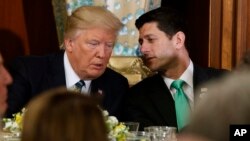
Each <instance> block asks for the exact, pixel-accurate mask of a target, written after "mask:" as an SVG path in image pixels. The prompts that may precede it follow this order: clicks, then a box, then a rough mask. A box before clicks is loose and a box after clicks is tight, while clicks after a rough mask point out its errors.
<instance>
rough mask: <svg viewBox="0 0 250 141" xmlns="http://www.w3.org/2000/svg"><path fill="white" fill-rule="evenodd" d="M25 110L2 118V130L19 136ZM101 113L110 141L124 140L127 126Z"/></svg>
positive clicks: (106, 112)
mask: <svg viewBox="0 0 250 141" xmlns="http://www.w3.org/2000/svg"><path fill="white" fill-rule="evenodd" d="M25 112H26V109H25V108H23V109H22V110H21V112H18V113H16V114H13V118H3V123H4V127H3V131H6V132H11V133H15V134H17V135H18V136H19V135H20V133H21V131H22V124H23V116H24V114H25ZM103 115H104V118H105V122H106V126H107V129H108V138H109V139H110V140H112V141H125V138H126V134H127V133H128V127H126V126H125V125H124V124H123V123H121V122H119V121H118V120H117V118H116V117H115V116H109V113H108V111H106V110H103Z"/></svg>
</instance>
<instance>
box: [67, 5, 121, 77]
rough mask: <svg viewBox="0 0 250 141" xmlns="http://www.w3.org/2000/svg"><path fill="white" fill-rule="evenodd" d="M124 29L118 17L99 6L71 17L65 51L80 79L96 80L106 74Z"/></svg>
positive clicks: (77, 11) (80, 10) (73, 14)
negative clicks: (119, 34)
mask: <svg viewBox="0 0 250 141" xmlns="http://www.w3.org/2000/svg"><path fill="white" fill-rule="evenodd" d="M121 27H122V23H121V22H120V20H119V19H118V18H117V17H116V16H115V15H114V14H112V13H111V12H110V11H109V10H107V9H106V8H104V7H99V6H82V7H80V8H78V9H76V10H75V11H74V12H73V13H72V15H71V16H69V17H68V19H67V23H66V26H65V32H64V46H63V48H64V49H65V50H66V53H67V55H68V58H69V62H70V64H71V66H72V68H73V69H74V71H75V72H76V73H77V74H78V76H79V77H80V78H82V79H95V78H97V77H99V76H100V75H101V74H102V73H103V72H104V71H105V69H106V66H107V64H108V61H109V58H110V56H111V54H112V50H113V47H114V45H115V42H116V38H117V35H118V32H119V30H120V29H121Z"/></svg>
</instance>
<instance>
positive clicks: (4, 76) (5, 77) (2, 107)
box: [0, 53, 12, 116]
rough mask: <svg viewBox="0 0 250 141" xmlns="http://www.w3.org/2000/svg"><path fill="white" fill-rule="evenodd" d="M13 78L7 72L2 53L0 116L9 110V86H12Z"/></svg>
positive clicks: (0, 56)
mask: <svg viewBox="0 0 250 141" xmlns="http://www.w3.org/2000/svg"><path fill="white" fill-rule="evenodd" d="M11 82H12V77H11V76H10V74H9V72H8V71H7V70H6V68H5V67H4V64H3V57H2V55H1V53H0V116H1V115H3V114H4V112H5V111H6V109H7V102H6V100H7V97H8V96H7V93H8V90H7V86H8V85H9V84H11Z"/></svg>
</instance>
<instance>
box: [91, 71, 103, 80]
mask: <svg viewBox="0 0 250 141" xmlns="http://www.w3.org/2000/svg"><path fill="white" fill-rule="evenodd" d="M103 73H104V71H97V72H92V73H90V74H89V76H90V77H91V78H93V79H96V78H98V77H100V76H101V75H102V74H103Z"/></svg>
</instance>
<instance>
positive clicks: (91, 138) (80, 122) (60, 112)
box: [21, 88, 107, 141]
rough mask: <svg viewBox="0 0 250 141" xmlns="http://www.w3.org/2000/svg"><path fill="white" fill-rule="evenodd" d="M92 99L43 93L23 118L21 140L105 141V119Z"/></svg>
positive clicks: (59, 91) (62, 91) (58, 91)
mask: <svg viewBox="0 0 250 141" xmlns="http://www.w3.org/2000/svg"><path fill="white" fill-rule="evenodd" d="M97 103H98V102H96V101H95V99H93V97H88V96H85V95H82V94H78V93H75V92H69V91H67V90H66V89H64V88H62V89H54V90H51V91H47V92H44V93H43V94H41V95H39V96H38V97H36V98H35V99H33V100H32V101H31V102H30V103H29V104H28V107H26V108H27V111H26V112H25V115H24V119H23V120H24V121H23V130H22V137H21V140H22V141H107V129H106V125H105V121H104V117H103V114H102V111H101V110H100V108H98V106H97Z"/></svg>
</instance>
